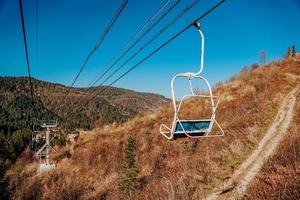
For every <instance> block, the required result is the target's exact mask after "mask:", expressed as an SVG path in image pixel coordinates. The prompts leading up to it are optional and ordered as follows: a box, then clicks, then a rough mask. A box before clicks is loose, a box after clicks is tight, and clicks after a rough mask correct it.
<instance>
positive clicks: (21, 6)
mask: <svg viewBox="0 0 300 200" xmlns="http://www.w3.org/2000/svg"><path fill="white" fill-rule="evenodd" d="M19 9H20V16H21V23H22V32H23V40H24V47H25V53H26V63H27V71H28V80H29V84H30V94H31V99H32V102H33V97H34V91H33V85H32V81H31V74H30V63H29V56H28V48H27V39H26V30H25V22H24V21H25V20H24V15H23V5H22V0H19Z"/></svg>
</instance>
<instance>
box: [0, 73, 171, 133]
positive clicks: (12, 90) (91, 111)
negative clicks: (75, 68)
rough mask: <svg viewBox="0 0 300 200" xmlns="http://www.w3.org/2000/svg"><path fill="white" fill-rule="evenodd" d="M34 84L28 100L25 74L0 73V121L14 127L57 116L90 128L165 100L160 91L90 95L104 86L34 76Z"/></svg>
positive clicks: (70, 124)
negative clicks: (75, 85)
mask: <svg viewBox="0 0 300 200" xmlns="http://www.w3.org/2000/svg"><path fill="white" fill-rule="evenodd" d="M33 87H34V91H35V97H34V102H31V99H30V98H31V97H30V94H29V91H30V90H29V83H28V79H27V78H25V77H24V78H22V77H21V78H13V77H0V92H1V93H0V94H1V95H0V98H1V99H0V101H1V109H0V112H1V113H0V114H1V116H2V115H3V117H1V125H2V124H3V123H6V122H5V121H7V123H8V122H9V123H11V124H10V127H13V128H17V127H26V126H27V127H31V126H32V124H31V123H33V122H31V121H32V120H28V119H29V118H30V119H31V118H33V121H34V120H40V119H53V118H56V119H58V120H60V121H61V126H63V127H66V128H71V129H75V128H87V129H89V128H92V127H95V125H99V126H101V125H103V124H108V123H113V122H118V123H120V122H121V123H122V122H125V121H127V120H128V119H130V118H132V117H134V116H136V115H137V114H141V113H144V112H147V111H153V110H155V109H157V108H159V107H161V106H164V105H166V103H167V101H168V99H166V98H164V97H163V96H160V95H156V94H151V93H139V92H135V91H132V90H126V89H121V88H109V89H107V90H105V91H104V92H103V93H102V94H101V95H99V96H97V97H96V98H94V99H91V96H92V92H99V91H100V90H101V89H102V88H103V87H101V86H100V87H96V88H91V89H84V88H68V87H65V86H63V85H59V84H53V83H49V82H45V81H39V80H35V79H34V80H33ZM67 93H68V95H66V94H67ZM24 116H25V117H24ZM7 119H8V120H7ZM30 125H31V126H30Z"/></svg>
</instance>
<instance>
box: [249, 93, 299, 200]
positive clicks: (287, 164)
mask: <svg viewBox="0 0 300 200" xmlns="http://www.w3.org/2000/svg"><path fill="white" fill-rule="evenodd" d="M299 99H300V96H298V100H299ZM295 113H296V114H295V117H294V120H293V124H292V126H291V127H290V129H289V132H288V134H287V135H286V136H285V138H284V140H283V142H282V143H281V144H280V146H279V147H278V149H277V151H276V153H275V154H274V155H273V156H272V157H271V158H270V159H269V160H268V162H266V163H265V164H264V166H263V168H262V170H261V171H260V173H259V174H258V175H257V176H256V178H255V179H254V181H253V182H252V184H251V186H250V187H249V188H248V191H247V195H246V196H245V198H244V199H290V200H298V199H300V135H299V132H300V124H299V122H300V103H298V105H297V109H296V112H295Z"/></svg>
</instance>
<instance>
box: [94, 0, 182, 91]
mask: <svg viewBox="0 0 300 200" xmlns="http://www.w3.org/2000/svg"><path fill="white" fill-rule="evenodd" d="M180 1H181V0H176V1H175V2H174V3H173V4H172V5H171V6H170V7H169V8H168V10H166V11H165V12H164V13H163V14H162V15H161V16H160V17H159V18H158V19H157V21H155V22H154V23H153V24H152V25H151V26H150V27H149V28H148V29H147V30H146V31H145V32H144V34H143V35H141V36H140V37H139V38H138V39H137V40H136V41H135V42H134V43H132V44H131V45H130V46H129V47H128V48H124V49H126V50H125V51H124V52H123V53H122V54H121V55H120V56H119V58H118V59H116V60H115V61H114V62H113V63H112V64H111V65H110V66H109V67H108V68H107V69H106V70H105V71H104V72H103V73H102V74H100V75H98V76H97V78H96V79H94V81H93V82H91V83H90V85H89V88H91V87H93V86H94V85H96V84H97V82H99V80H101V79H102V78H103V77H104V76H105V75H106V74H107V73H108V72H109V71H110V70H111V69H112V68H113V67H114V66H115V65H116V64H117V63H118V62H119V61H120V60H121V59H122V58H123V57H124V56H125V55H126V54H127V53H128V52H129V51H130V50H131V49H133V48H134V47H135V46H136V45H137V44H138V43H139V42H140V41H141V39H143V38H144V37H145V36H146V35H147V34H148V33H149V32H150V31H151V30H152V29H153V28H154V27H155V26H156V25H157V24H158V23H159V22H160V21H161V20H162V19H163V18H164V17H166V16H167V15H168V14H169V13H170V12H171V11H172V10H173V9H174V8H175V7H176V6H177V5H178V4H179V3H180ZM168 2H169V1H167V2H166V3H164V4H163V5H162V6H161V7H160V9H159V10H158V11H157V12H156V13H155V14H154V15H153V16H152V17H150V19H149V20H148V21H147V22H146V23H145V24H144V25H143V26H142V28H141V29H140V31H138V32H137V33H139V32H141V30H142V29H144V28H145V26H146V25H149V24H150V23H151V21H152V20H153V19H154V18H155V17H156V16H157V15H158V14H159V13H160V12H161V11H162V9H163V8H164V7H165V6H166V4H167V3H168Z"/></svg>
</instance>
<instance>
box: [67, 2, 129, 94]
mask: <svg viewBox="0 0 300 200" xmlns="http://www.w3.org/2000/svg"><path fill="white" fill-rule="evenodd" d="M127 3H128V0H124V1H123V2H122V4H121V5H120V7H119V9H118V10H117V12H116V13H115V14H114V16H113V17H112V19H111V20H110V22H109V24H108V26H107V27H106V28H105V30H104V32H103V33H102V35H101V36H100V38H99V39H98V41H97V43H96V45H95V46H94V48H93V49H92V51H91V52H90V53H89V54H88V56H87V57H86V59H85V61H84V62H83V65H82V66H81V68H80V70H79V72H78V73H77V75H76V77H75V79H74V80H73V82H72V84H71V86H70V89H69V91H68V92H67V94H66V96H67V95H68V94H69V92H70V90H71V88H72V87H73V86H74V84H75V83H76V81H77V79H78V78H79V76H80V74H81V73H82V71H83V69H84V68H85V66H86V64H87V62H88V61H89V59H90V57H91V56H92V55H93V54H94V53H95V51H96V50H97V49H98V48H99V46H100V45H101V44H102V42H103V41H104V39H105V37H106V36H107V34H108V33H109V31H110V29H111V28H112V27H113V25H114V24H115V22H116V21H117V19H118V18H119V16H120V14H121V13H122V11H123V10H124V8H125V6H126V5H127ZM66 96H65V97H66Z"/></svg>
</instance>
